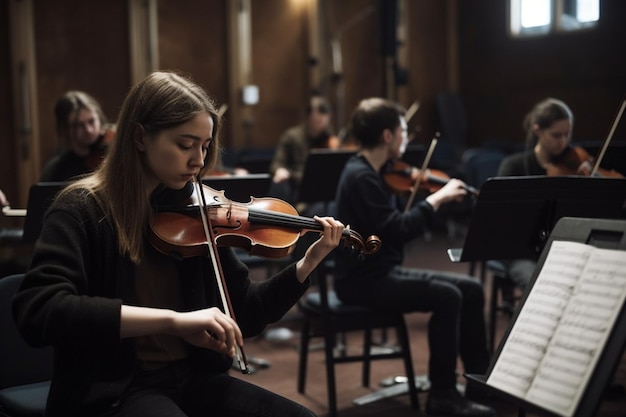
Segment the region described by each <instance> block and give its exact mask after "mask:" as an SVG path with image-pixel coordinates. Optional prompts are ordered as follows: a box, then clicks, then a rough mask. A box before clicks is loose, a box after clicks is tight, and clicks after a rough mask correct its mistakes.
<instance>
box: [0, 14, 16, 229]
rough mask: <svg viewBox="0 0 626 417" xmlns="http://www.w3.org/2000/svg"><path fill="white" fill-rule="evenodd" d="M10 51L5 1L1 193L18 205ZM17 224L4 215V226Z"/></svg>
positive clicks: (0, 62) (0, 39) (0, 66)
mask: <svg viewBox="0 0 626 417" xmlns="http://www.w3.org/2000/svg"><path fill="white" fill-rule="evenodd" d="M10 53H11V50H10V48H9V5H8V2H2V5H0V190H2V191H3V192H4V194H6V196H7V198H9V200H13V202H14V203H17V197H16V196H17V195H18V187H17V184H16V183H15V182H14V181H12V180H11V179H12V178H14V177H15V172H16V170H17V166H16V163H15V154H16V153H15V152H16V149H15V147H16V144H15V141H13V140H11V138H12V137H13V132H14V129H15V125H14V123H15V114H14V112H13V106H12V105H11V97H12V94H13V83H12V78H11V67H10V65H9V62H10ZM11 223H13V221H12V219H7V218H5V217H4V216H1V215H0V227H2V226H7V225H10V224H11Z"/></svg>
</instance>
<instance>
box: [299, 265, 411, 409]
mask: <svg viewBox="0 0 626 417" xmlns="http://www.w3.org/2000/svg"><path fill="white" fill-rule="evenodd" d="M332 268H333V263H332V261H328V262H326V263H325V264H324V266H323V267H321V268H320V269H319V270H318V274H317V280H318V282H317V286H318V291H314V292H310V293H308V294H307V295H306V296H304V297H303V298H302V300H301V302H300V304H299V307H300V311H301V312H302V320H303V323H302V332H301V340H300V359H299V366H298V392H299V393H304V392H305V383H306V370H307V362H308V353H309V344H310V341H311V339H312V338H314V337H322V338H323V341H324V357H325V365H326V382H327V390H328V409H329V417H335V416H336V415H337V394H336V389H337V387H336V381H335V365H337V364H341V363H347V362H362V364H363V368H362V375H361V383H362V385H363V386H364V387H368V386H369V385H370V365H371V362H372V361H374V360H381V359H402V360H403V361H404V367H405V372H406V377H407V380H408V381H414V380H415V373H414V370H413V361H412V358H411V348H410V342H409V336H408V332H407V327H406V322H405V319H404V315H403V314H400V313H397V314H394V313H384V312H377V311H373V310H371V309H369V308H365V307H360V306H352V305H346V304H343V303H342V302H341V301H340V300H339V299H338V298H337V295H336V294H335V292H334V291H333V290H332V289H331V288H330V283H329V279H328V277H329V276H330V271H331V270H332ZM379 328H382V329H387V328H395V329H396V331H397V337H398V343H399V348H398V349H396V350H391V351H385V352H380V353H377V352H373V351H372V330H374V329H379ZM355 331H361V332H363V336H364V337H363V350H362V352H361V353H358V354H349V353H348V352H347V349H346V350H344V351H343V354H341V355H336V354H335V353H334V351H335V347H336V345H337V343H336V342H337V338H338V337H340V336H342V335H344V334H345V333H347V332H355ZM408 389H409V396H410V399H411V406H412V407H413V408H415V409H418V408H419V402H418V397H417V388H416V387H415V384H412V383H409V384H408Z"/></svg>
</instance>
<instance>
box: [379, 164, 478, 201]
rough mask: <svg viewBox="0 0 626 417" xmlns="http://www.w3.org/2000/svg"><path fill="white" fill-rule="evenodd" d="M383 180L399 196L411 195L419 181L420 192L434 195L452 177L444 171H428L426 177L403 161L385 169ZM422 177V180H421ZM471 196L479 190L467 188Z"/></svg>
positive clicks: (388, 165)
mask: <svg viewBox="0 0 626 417" xmlns="http://www.w3.org/2000/svg"><path fill="white" fill-rule="evenodd" d="M382 174H383V179H384V180H385V183H386V184H387V186H388V187H389V188H391V190H392V191H393V192H395V193H397V194H403V193H409V192H411V191H412V190H413V188H414V187H415V184H416V183H417V180H418V179H420V181H419V188H418V191H426V192H428V193H434V192H436V191H438V190H440V189H441V187H443V186H444V185H446V184H447V183H448V181H450V177H449V176H448V175H447V174H446V173H445V172H443V171H439V170H436V169H430V168H429V169H427V170H426V173H425V175H422V173H421V170H420V169H418V168H415V167H412V166H411V165H409V164H407V163H406V162H404V161H401V160H392V161H389V162H388V163H387V165H386V166H385V167H384V168H383V172H382ZM420 177H421V178H420ZM465 189H466V191H468V192H469V193H470V194H474V195H477V194H478V190H476V189H475V188H473V187H470V186H467V187H465Z"/></svg>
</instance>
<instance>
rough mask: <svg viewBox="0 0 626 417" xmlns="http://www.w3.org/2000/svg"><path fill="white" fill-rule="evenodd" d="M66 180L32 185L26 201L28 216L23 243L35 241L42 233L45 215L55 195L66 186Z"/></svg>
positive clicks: (25, 221)
mask: <svg viewBox="0 0 626 417" xmlns="http://www.w3.org/2000/svg"><path fill="white" fill-rule="evenodd" d="M66 185H67V183H65V182H39V183H37V184H34V185H31V187H30V189H29V190H28V202H27V203H26V218H25V219H24V234H23V235H22V242H23V243H34V242H35V241H36V240H37V238H38V237H39V234H40V233H41V226H42V225H43V217H44V215H45V214H46V211H47V210H48V208H49V207H50V204H52V201H53V200H54V197H55V196H56V195H57V194H58V193H59V191H61V189H62V188H63V187H65V186H66Z"/></svg>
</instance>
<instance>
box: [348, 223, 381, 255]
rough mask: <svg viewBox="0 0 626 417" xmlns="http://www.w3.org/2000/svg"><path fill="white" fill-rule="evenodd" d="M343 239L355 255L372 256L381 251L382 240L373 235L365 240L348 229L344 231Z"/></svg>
mask: <svg viewBox="0 0 626 417" xmlns="http://www.w3.org/2000/svg"><path fill="white" fill-rule="evenodd" d="M342 238H343V239H344V241H345V242H344V243H345V244H346V245H347V246H348V247H349V249H350V251H351V252H353V253H357V252H358V253H359V255H360V254H363V255H372V254H374V253H376V252H378V250H379V249H380V247H381V245H382V242H381V240H380V238H379V237H378V236H376V235H371V236H369V237H368V238H367V239H363V237H362V236H361V235H360V234H359V233H358V232H356V231H354V230H352V229H350V228H349V227H347V228H346V229H344V233H343V236H342Z"/></svg>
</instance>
